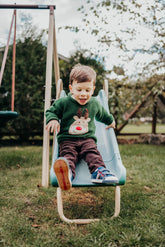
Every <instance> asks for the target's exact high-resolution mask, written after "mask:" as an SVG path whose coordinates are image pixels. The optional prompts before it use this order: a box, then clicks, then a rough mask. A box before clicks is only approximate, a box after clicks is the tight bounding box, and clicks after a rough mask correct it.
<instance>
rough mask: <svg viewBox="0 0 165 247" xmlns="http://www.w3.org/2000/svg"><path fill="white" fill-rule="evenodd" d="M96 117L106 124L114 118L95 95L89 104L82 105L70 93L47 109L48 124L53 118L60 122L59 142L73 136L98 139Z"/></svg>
mask: <svg viewBox="0 0 165 247" xmlns="http://www.w3.org/2000/svg"><path fill="white" fill-rule="evenodd" d="M94 119H96V120H97V121H100V122H102V123H104V124H106V125H110V124H111V123H112V122H113V119H114V118H113V116H112V115H111V114H109V113H108V112H107V111H106V110H105V109H104V108H103V107H102V106H101V104H100V103H99V102H98V100H97V99H96V98H94V97H91V99H90V100H89V101H88V103H87V104H85V105H80V104H79V103H78V102H77V101H76V100H75V99H73V98H72V97H71V95H69V96H67V97H64V98H60V99H58V100H56V101H55V102H54V104H53V105H52V106H51V107H50V108H49V109H48V110H47V111H46V124H48V122H49V121H51V120H58V121H59V122H60V132H59V133H58V135H57V139H58V142H59V143H60V142H61V141H62V140H65V139H71V138H85V139H86V138H93V139H94V140H95V141H97V138H96V136H95V124H94Z"/></svg>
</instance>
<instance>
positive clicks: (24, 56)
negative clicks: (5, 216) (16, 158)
mask: <svg viewBox="0 0 165 247" xmlns="http://www.w3.org/2000/svg"><path fill="white" fill-rule="evenodd" d="M29 33H30V30H28V32H27V36H26V34H25V36H24V37H23V38H22V39H21V40H18V41H17V48H16V75H15V111H17V112H18V113H19V117H18V118H17V119H15V120H14V121H11V122H10V123H9V122H8V123H5V128H6V125H7V128H8V130H9V131H10V132H11V133H17V134H19V137H20V138H21V139H22V140H23V139H25V140H26V139H28V137H29V135H30V133H32V132H33V131H36V132H38V131H40V132H42V126H43V107H44V102H43V99H44V83H45V70H46V69H45V66H46V47H45V46H43V44H42V40H41V39H42V35H38V36H37V35H36V34H35V33H34V31H33V30H31V36H30V35H29ZM11 63H12V47H10V49H9V54H8V59H7V63H6V68H5V72H4V76H3V81H2V87H1V89H0V95H1V97H0V99H1V100H0V104H1V106H2V108H1V110H10V101H11V76H12V71H11V70H12V66H11ZM1 131H3V130H2V129H1Z"/></svg>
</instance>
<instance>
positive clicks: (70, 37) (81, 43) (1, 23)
mask: <svg viewBox="0 0 165 247" xmlns="http://www.w3.org/2000/svg"><path fill="white" fill-rule="evenodd" d="M95 1H97V2H99V0H95ZM125 1H129V0H125ZM137 1H138V2H140V1H142V0H137ZM148 1H149V0H148ZM150 1H153V0H150ZM84 2H85V0H42V1H41V0H24V1H22V0H15V1H14V0H0V4H15V3H16V4H38V5H40V4H42V5H51V4H52V5H56V10H55V26H56V38H57V51H58V53H60V54H62V55H64V56H66V57H69V56H70V55H71V54H73V53H74V51H75V50H76V49H79V48H82V49H86V48H87V49H91V50H92V49H93V50H97V49H99V47H98V43H97V41H96V38H94V37H91V35H88V34H85V35H84V33H83V32H78V33H74V32H70V31H66V30H59V27H62V26H67V25H68V26H74V25H79V26H82V25H84V23H83V22H82V17H83V16H82V15H81V13H80V12H79V11H77V9H78V8H79V7H80V6H81V5H82V3H84ZM144 11H145V10H144ZM12 13H13V10H6V9H0V46H5V45H6V42H7V37H8V32H9V28H10V23H11V18H12ZM24 14H26V15H30V16H31V17H32V23H33V24H34V25H36V26H37V28H39V29H41V30H43V29H48V26H49V10H18V11H17V35H18V34H19V30H21V25H24V21H23V20H24ZM103 14H104V13H103ZM91 18H92V16H91ZM109 20H111V22H110V23H109V25H107V28H111V29H112V31H113V28H114V29H116V30H117V27H118V19H117V16H115V15H114V17H113V18H112V16H111V18H110V19H109ZM125 23H126V25H127V26H128V27H129V26H131V22H130V21H129V19H128V20H127V17H125ZM120 28H121V27H120ZM136 28H137V27H136ZM121 35H125V37H126V33H123V34H122V33H121ZM152 43H154V37H153V33H152V32H148V31H147V30H145V28H142V27H140V28H139V30H138V32H137V36H136V40H135V42H132V41H131V40H128V41H127V45H128V47H129V48H132V49H135V48H136V47H140V48H146V49H148V48H149V47H150V46H151V44H152ZM108 52H109V53H107V54H106V52H105V53H100V55H101V56H103V57H105V67H106V69H107V70H110V69H112V67H113V66H114V65H116V66H117V65H122V63H123V64H124V61H120V59H119V56H120V54H118V51H117V49H116V48H115V47H113V46H112V47H111V49H109V51H108ZM155 58H156V57H155ZM150 59H151V56H150V55H143V59H142V54H138V55H136V56H135V58H134V60H133V61H131V62H130V63H129V64H128V63H126V62H125V64H124V66H125V69H126V71H127V74H128V75H130V74H134V73H136V70H137V68H135V63H137V62H138V66H139V68H140V67H142V66H143V64H144V63H145V62H146V63H147V62H148V61H150ZM142 61H143V62H142ZM111 76H113V75H111Z"/></svg>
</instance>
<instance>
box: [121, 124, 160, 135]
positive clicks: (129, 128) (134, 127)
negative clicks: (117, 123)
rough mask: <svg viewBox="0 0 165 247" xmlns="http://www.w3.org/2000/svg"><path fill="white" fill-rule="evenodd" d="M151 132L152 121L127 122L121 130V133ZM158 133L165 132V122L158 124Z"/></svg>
mask: <svg viewBox="0 0 165 247" xmlns="http://www.w3.org/2000/svg"><path fill="white" fill-rule="evenodd" d="M131 132H132V133H151V132H152V124H151V123H139V124H127V125H126V126H125V127H124V128H123V129H122V131H121V133H131ZM156 133H157V134H158V133H165V124H157V125H156Z"/></svg>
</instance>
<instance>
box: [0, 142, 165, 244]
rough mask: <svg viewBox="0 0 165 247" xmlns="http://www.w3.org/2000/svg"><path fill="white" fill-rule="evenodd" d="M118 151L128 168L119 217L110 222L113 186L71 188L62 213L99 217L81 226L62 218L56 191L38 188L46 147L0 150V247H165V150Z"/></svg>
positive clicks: (143, 147) (133, 147)
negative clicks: (58, 210) (58, 208)
mask: <svg viewBox="0 0 165 247" xmlns="http://www.w3.org/2000/svg"><path fill="white" fill-rule="evenodd" d="M119 148H120V152H121V157H122V160H123V164H124V165H125V167H126V169H127V182H126V185H125V186H122V187H121V212H120V217H118V218H116V219H114V220H111V219H110V216H112V214H113V212H114V188H113V187H104V188H73V189H71V190H70V192H67V193H64V197H65V203H64V208H65V210H64V214H65V215H66V216H67V217H68V218H74V217H77V218H86V217H88V218H93V217H96V218H101V221H100V222H96V223H93V224H89V225H80V226H77V225H68V224H66V223H64V222H62V221H61V220H60V219H59V216H58V214H57V208H56V188H53V187H51V186H50V187H49V188H47V189H46V188H42V187H40V186H39V185H40V184H41V170H42V168H41V163H42V161H41V159H42V147H36V146H30V147H11V148H10V147H8V148H0V177H1V179H0V246H1V247H33V246H34V247H68V246H73V247H93V246H96V247H98V246H103V247H128V246H133V247H140V246H141V247H151V246H153V247H157V246H159V247H163V246H165V217H164V215H165V190H164V188H165V169H164V157H165V147H164V146H152V145H121V146H119ZM50 157H51V154H50Z"/></svg>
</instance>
